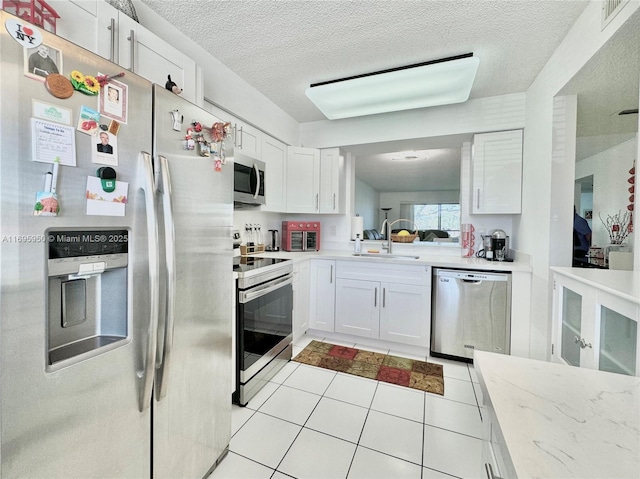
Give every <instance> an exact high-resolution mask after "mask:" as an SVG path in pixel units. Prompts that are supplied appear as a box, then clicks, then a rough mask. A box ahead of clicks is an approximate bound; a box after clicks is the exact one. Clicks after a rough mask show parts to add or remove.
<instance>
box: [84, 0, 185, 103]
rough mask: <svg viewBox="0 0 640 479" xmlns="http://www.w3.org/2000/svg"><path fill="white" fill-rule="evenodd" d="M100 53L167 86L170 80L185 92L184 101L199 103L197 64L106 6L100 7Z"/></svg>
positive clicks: (98, 10) (97, 33)
mask: <svg viewBox="0 0 640 479" xmlns="http://www.w3.org/2000/svg"><path fill="white" fill-rule="evenodd" d="M97 7H98V8H97V13H98V18H97V28H96V37H97V53H98V55H100V56H102V57H104V58H106V59H108V60H111V61H112V62H114V63H117V64H118V65H120V66H121V67H123V68H126V69H127V70H129V71H131V72H133V73H136V74H138V75H140V76H141V77H144V78H146V79H147V80H149V81H151V82H153V83H157V84H158V85H163V86H164V85H165V84H166V83H167V76H168V75H171V80H172V81H174V82H175V83H176V85H178V87H180V88H181V89H182V94H181V95H180V96H181V97H182V98H184V99H186V100H189V101H190V102H192V103H197V98H196V83H197V82H196V77H197V74H196V63H195V61H194V60H193V59H192V58H190V57H189V56H187V55H185V54H184V53H183V52H181V51H179V50H178V49H176V48H175V47H174V46H173V45H171V44H169V43H167V42H165V41H164V40H163V39H161V38H159V37H158V36H156V35H155V34H154V33H152V32H151V31H149V30H147V29H146V28H144V27H143V26H142V25H140V24H139V23H137V22H136V21H135V20H133V19H132V18H130V17H128V16H126V15H125V14H124V13H121V12H119V11H118V10H116V9H115V8H113V7H112V6H111V5H109V4H108V3H106V2H102V1H100V2H98V4H97Z"/></svg>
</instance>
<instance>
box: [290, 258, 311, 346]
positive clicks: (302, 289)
mask: <svg viewBox="0 0 640 479" xmlns="http://www.w3.org/2000/svg"><path fill="white" fill-rule="evenodd" d="M308 328H309V261H303V262H302V263H300V264H299V265H294V269H293V339H294V341H295V340H297V339H298V338H299V337H300V336H302V335H303V334H304V333H306V332H307V329H308Z"/></svg>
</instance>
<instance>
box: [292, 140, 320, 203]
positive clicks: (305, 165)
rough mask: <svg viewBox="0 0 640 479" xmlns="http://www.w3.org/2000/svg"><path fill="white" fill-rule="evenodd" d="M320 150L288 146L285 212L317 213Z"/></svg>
mask: <svg viewBox="0 0 640 479" xmlns="http://www.w3.org/2000/svg"><path fill="white" fill-rule="evenodd" d="M319 184H320V150H318V149H316V148H303V147H299V146H290V147H289V148H288V153H287V212H289V213H318V211H319V196H320V195H319Z"/></svg>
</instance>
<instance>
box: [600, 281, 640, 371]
mask: <svg viewBox="0 0 640 479" xmlns="http://www.w3.org/2000/svg"><path fill="white" fill-rule="evenodd" d="M598 297H599V299H600V300H601V302H600V301H599V304H598V311H597V312H596V313H597V314H596V323H599V325H600V327H599V331H595V332H594V333H595V334H594V344H593V348H594V349H595V354H596V355H597V357H598V364H597V368H598V369H599V370H600V371H609V372H612V373H619V374H627V375H629V376H638V375H640V368H639V363H640V358H638V352H637V350H638V341H639V336H638V320H637V318H638V317H639V313H640V310H639V308H638V306H636V305H633V304H631V303H629V302H626V301H622V300H620V299H618V298H615V297H613V296H609V295H602V294H599V295H598ZM598 320H599V321H598Z"/></svg>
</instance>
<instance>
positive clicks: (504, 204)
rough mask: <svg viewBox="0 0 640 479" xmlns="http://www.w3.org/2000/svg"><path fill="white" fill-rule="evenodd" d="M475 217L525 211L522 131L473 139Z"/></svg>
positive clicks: (490, 134) (485, 134)
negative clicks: (523, 204) (523, 203)
mask: <svg viewBox="0 0 640 479" xmlns="http://www.w3.org/2000/svg"><path fill="white" fill-rule="evenodd" d="M472 164H473V178H472V185H473V190H472V196H471V200H472V206H471V212H472V213H474V214H517V213H521V212H522V130H511V131H499V132H495V133H483V134H479V135H474V137H473V157H472Z"/></svg>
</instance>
